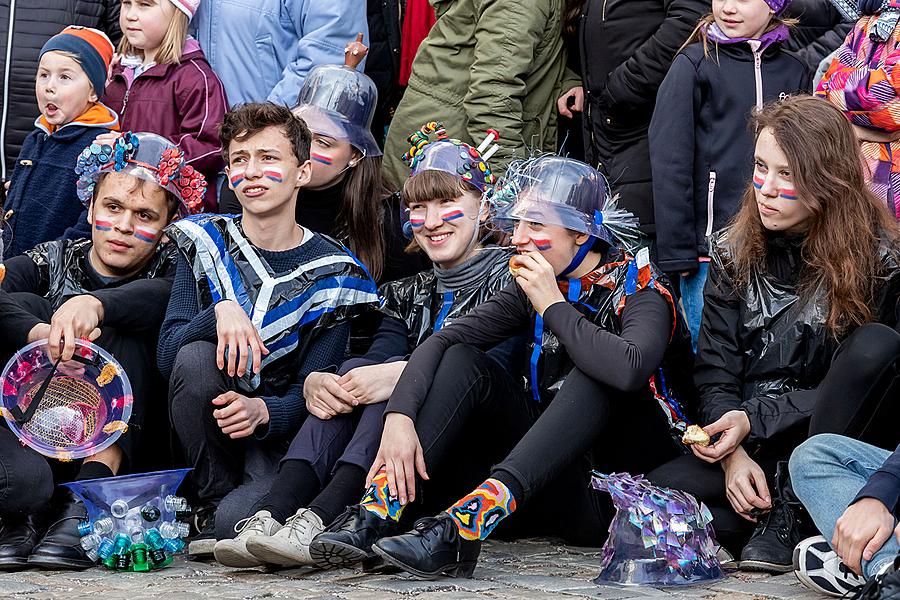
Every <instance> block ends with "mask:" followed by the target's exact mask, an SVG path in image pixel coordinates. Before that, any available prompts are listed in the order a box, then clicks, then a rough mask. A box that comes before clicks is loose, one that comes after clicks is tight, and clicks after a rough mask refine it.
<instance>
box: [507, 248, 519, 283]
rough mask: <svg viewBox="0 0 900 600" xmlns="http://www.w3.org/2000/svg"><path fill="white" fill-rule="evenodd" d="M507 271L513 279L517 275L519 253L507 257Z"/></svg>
mask: <svg viewBox="0 0 900 600" xmlns="http://www.w3.org/2000/svg"><path fill="white" fill-rule="evenodd" d="M509 272H510V274H511V275H512V276H513V279H515V278H516V277H518V276H519V255H518V254H515V255H513V256H510V257H509Z"/></svg>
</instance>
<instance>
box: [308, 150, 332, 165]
mask: <svg viewBox="0 0 900 600" xmlns="http://www.w3.org/2000/svg"><path fill="white" fill-rule="evenodd" d="M309 157H310V158H311V159H312V160H314V161H316V162H317V163H320V164H323V165H327V166H329V167H330V166H331V163H332V162H334V161H332V160H331V157H330V156H325V155H324V154H318V153H316V152H310V154H309Z"/></svg>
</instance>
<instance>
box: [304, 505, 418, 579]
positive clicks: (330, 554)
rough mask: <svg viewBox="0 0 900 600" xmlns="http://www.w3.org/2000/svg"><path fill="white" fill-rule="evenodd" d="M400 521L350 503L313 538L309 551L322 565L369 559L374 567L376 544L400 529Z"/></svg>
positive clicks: (347, 563) (366, 560) (317, 563)
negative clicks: (382, 516)
mask: <svg viewBox="0 0 900 600" xmlns="http://www.w3.org/2000/svg"><path fill="white" fill-rule="evenodd" d="M400 531H401V529H400V525H399V524H398V523H397V522H396V521H391V520H390V519H382V518H381V517H379V516H378V515H376V514H375V513H372V512H369V511H368V510H366V509H365V508H363V507H362V506H360V505H359V504H357V505H355V506H348V507H347V510H345V511H344V512H343V513H341V514H340V515H339V516H338V518H337V519H335V520H334V522H333V523H331V525H329V526H328V527H326V528H325V531H323V532H322V533H320V534H319V535H317V536H316V537H315V538H313V541H312V543H311V544H310V545H309V555H310V557H311V558H312V559H313V560H314V561H315V563H316V566H318V567H320V568H322V569H328V568H333V567H352V566H353V565H356V564H357V563H360V562H364V561H365V562H366V564H367V565H368V566H369V568H372V567H373V566H374V565H375V564H377V563H375V562H373V561H372V559H374V558H376V556H375V554H373V552H372V544H374V543H375V542H377V541H378V540H380V539H381V538H383V537H387V536H390V535H396V534H397V533H400Z"/></svg>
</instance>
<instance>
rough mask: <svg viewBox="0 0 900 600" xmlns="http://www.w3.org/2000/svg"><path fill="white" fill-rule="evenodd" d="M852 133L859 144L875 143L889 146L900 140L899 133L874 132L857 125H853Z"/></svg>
mask: <svg viewBox="0 0 900 600" xmlns="http://www.w3.org/2000/svg"><path fill="white" fill-rule="evenodd" d="M853 133H854V134H856V139H857V140H858V141H860V142H875V143H877V144H889V143H891V142H896V141H897V140H900V131H876V130H874V129H866V128H865V127H860V126H859V125H853Z"/></svg>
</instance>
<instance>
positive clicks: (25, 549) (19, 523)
mask: <svg viewBox="0 0 900 600" xmlns="http://www.w3.org/2000/svg"><path fill="white" fill-rule="evenodd" d="M42 522H43V519H41V517H40V516H38V515H27V516H24V517H19V518H11V517H3V519H2V524H0V569H2V570H9V571H13V570H17V569H22V568H27V566H28V557H29V556H31V551H32V550H34V547H35V546H36V545H37V543H38V541H39V540H40V539H41V534H42V533H43V528H42V526H41V523H42Z"/></svg>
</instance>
